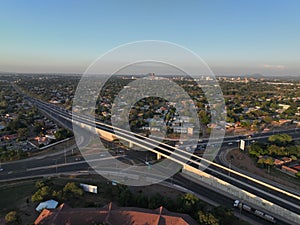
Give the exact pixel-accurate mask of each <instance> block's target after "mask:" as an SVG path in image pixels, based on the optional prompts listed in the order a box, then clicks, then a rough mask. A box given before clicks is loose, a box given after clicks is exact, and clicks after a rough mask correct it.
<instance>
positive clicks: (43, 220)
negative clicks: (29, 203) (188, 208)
mask: <svg viewBox="0 0 300 225" xmlns="http://www.w3.org/2000/svg"><path fill="white" fill-rule="evenodd" d="M101 222H104V223H107V224H110V225H127V224H128V225H129V224H130V225H141V224H148V225H197V223H196V222H195V221H194V220H193V219H192V218H191V217H190V216H188V215H186V214H181V213H172V212H169V211H168V210H167V209H165V208H163V207H162V206H161V207H160V208H158V209H156V210H151V209H142V208H135V207H117V206H115V205H114V204H112V203H109V204H108V205H106V206H104V207H103V208H70V207H69V206H68V205H66V204H61V205H60V206H59V207H58V208H56V209H53V210H48V209H44V210H43V211H42V212H41V214H40V215H39V217H38V218H37V219H36V220H35V222H34V224H35V225H52V224H55V225H84V224H94V223H101Z"/></svg>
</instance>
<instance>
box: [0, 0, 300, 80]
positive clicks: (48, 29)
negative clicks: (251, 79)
mask: <svg viewBox="0 0 300 225" xmlns="http://www.w3.org/2000/svg"><path fill="white" fill-rule="evenodd" d="M0 7H1V14H0V28H1V31H2V32H1V36H0V49H1V54H0V71H3V72H6V71H7V72H33V73H35V72H36V73H51V72H53V73H66V72H67V73H83V72H84V71H85V69H86V68H87V67H88V66H89V65H90V63H92V62H93V61H94V60H95V59H96V58H97V57H99V56H100V55H103V54H104V53H105V52H107V51H109V50H110V49H112V48H115V47H117V46H119V45H122V44H125V43H128V42H133V41H139V40H163V41H170V42H174V43H176V44H179V45H181V46H184V47H186V48H188V49H190V50H192V51H194V52H195V53H197V54H198V55H199V56H200V57H201V58H202V59H203V60H204V61H205V62H206V63H207V64H208V65H209V67H210V68H211V69H212V71H213V72H214V73H215V74H216V75H244V74H252V73H261V74H264V75H300V55H299V53H300V45H299V42H300V41H299V40H300V30H299V29H298V28H299V27H300V1H291V0H290V1H280V0H265V1H259V0H252V1H250V0H247V1H241V2H239V1H234V0H228V1H220V0H213V1H188V2H182V1H159V0H155V1H137V0H136V1H124V2H123V1H121V2H117V1H109V2H104V1H103V2H102V1H96V0H90V1H79V0H78V1H77V0H75V1H71V0H63V1H58V0H54V1H37V0H32V1H24V2H22V1H2V2H1V3H0ZM115 60H122V59H115ZM112 64H113V62H112Z"/></svg>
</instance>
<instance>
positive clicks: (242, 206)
mask: <svg viewBox="0 0 300 225" xmlns="http://www.w3.org/2000/svg"><path fill="white" fill-rule="evenodd" d="M233 206H234V207H236V208H239V209H241V210H244V211H247V212H249V213H252V214H254V215H256V216H258V217H260V218H262V219H264V220H267V221H269V222H272V223H276V220H275V218H274V217H273V216H270V215H268V214H266V213H265V212H262V211H260V210H258V209H255V208H253V207H251V206H249V205H246V204H245V203H243V202H241V201H240V200H235V201H234V203H233Z"/></svg>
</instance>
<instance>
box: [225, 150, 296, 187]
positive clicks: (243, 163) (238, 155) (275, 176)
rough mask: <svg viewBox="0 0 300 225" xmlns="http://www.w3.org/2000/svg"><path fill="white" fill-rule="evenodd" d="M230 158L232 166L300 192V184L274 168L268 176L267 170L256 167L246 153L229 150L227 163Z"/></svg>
mask: <svg viewBox="0 0 300 225" xmlns="http://www.w3.org/2000/svg"><path fill="white" fill-rule="evenodd" d="M231 156H233V160H232V165H233V166H235V167H237V168H240V169H242V170H245V171H248V172H250V173H252V174H256V175H258V176H261V177H263V178H266V179H269V180H272V181H274V182H277V183H279V184H281V185H285V186H288V187H290V188H294V189H296V190H299V191H300V182H299V181H297V180H296V178H293V177H291V176H289V175H287V174H284V173H282V172H280V171H278V170H276V169H275V168H272V169H271V170H270V174H269V173H268V171H267V169H263V168H259V167H257V165H256V162H255V160H254V159H252V158H250V157H249V155H248V154H247V153H244V152H241V151H240V150H239V149H234V150H231V151H230V152H228V154H227V156H226V159H227V161H229V160H230V159H231Z"/></svg>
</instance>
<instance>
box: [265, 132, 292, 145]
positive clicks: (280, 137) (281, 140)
mask: <svg viewBox="0 0 300 225" xmlns="http://www.w3.org/2000/svg"><path fill="white" fill-rule="evenodd" d="M268 141H269V142H270V143H271V144H275V145H277V146H287V145H289V144H291V143H292V141H293V138H292V137H291V136H290V135H288V134H274V135H272V136H270V137H269V139H268Z"/></svg>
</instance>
